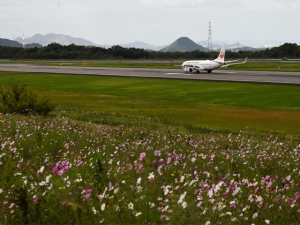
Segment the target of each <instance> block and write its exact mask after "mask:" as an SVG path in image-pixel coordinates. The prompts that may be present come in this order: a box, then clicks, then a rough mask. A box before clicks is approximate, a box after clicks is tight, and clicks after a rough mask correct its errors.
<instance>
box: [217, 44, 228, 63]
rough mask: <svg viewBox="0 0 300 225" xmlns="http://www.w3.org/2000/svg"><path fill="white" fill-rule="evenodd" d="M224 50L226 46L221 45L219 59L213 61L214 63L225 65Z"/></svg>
mask: <svg viewBox="0 0 300 225" xmlns="http://www.w3.org/2000/svg"><path fill="white" fill-rule="evenodd" d="M225 48H226V45H225V44H223V46H222V48H221V51H220V53H219V57H218V58H216V59H215V60H214V61H215V62H218V63H225Z"/></svg>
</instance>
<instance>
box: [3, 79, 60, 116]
mask: <svg viewBox="0 0 300 225" xmlns="http://www.w3.org/2000/svg"><path fill="white" fill-rule="evenodd" d="M54 108H55V105H54V104H52V103H51V102H50V101H49V99H47V98H45V97H44V98H42V99H41V100H39V99H38V95H37V94H35V93H34V92H33V91H31V90H30V89H28V88H27V87H26V86H25V85H20V84H18V83H11V84H10V85H9V86H7V87H2V88H1V89H0V111H1V112H3V113H10V114H16V113H17V114H22V115H42V116H46V115H48V114H49V113H50V112H51V111H52V110H53V109H54Z"/></svg>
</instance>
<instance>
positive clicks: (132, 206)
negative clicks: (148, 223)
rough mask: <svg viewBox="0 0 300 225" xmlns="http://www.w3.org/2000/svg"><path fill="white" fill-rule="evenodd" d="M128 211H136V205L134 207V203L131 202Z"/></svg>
mask: <svg viewBox="0 0 300 225" xmlns="http://www.w3.org/2000/svg"><path fill="white" fill-rule="evenodd" d="M128 209H129V210H133V209H134V205H133V203H132V202H130V203H129V204H128Z"/></svg>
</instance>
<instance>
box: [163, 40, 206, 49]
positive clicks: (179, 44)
mask: <svg viewBox="0 0 300 225" xmlns="http://www.w3.org/2000/svg"><path fill="white" fill-rule="evenodd" d="M194 50H200V51H207V48H205V47H203V46H202V45H198V44H196V43H195V42H194V41H192V40H191V39H189V38H187V37H181V38H178V39H177V40H176V41H174V42H173V43H172V44H171V45H169V46H168V47H165V48H163V49H161V50H160V51H161V52H190V51H194Z"/></svg>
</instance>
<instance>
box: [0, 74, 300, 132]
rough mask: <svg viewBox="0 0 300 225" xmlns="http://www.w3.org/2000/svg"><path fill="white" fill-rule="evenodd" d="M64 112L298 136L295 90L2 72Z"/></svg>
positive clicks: (298, 94) (299, 106) (299, 97)
mask: <svg viewBox="0 0 300 225" xmlns="http://www.w3.org/2000/svg"><path fill="white" fill-rule="evenodd" d="M10 79H13V80H15V81H17V80H18V81H20V83H22V84H27V85H28V86H29V87H31V88H34V89H37V90H39V92H40V93H42V94H44V95H47V96H48V97H49V98H50V99H51V100H52V101H53V102H54V103H55V104H57V105H59V106H60V107H62V108H65V109H76V110H86V111H96V112H100V113H106V114H124V115H136V116H144V117H151V118H158V119H163V120H166V121H168V122H170V123H173V122H174V123H180V124H187V125H192V126H194V127H199V128H208V129H213V130H239V129H244V128H250V129H255V130H262V131H275V132H282V133H287V134H295V135H296V134H299V130H300V129H299V127H300V103H299V102H300V89H299V87H297V86H288V85H266V84H245V83H215V82H198V81H197V82H195V81H178V80H176V81H171V80H160V79H145V78H118V77H101V76H100V77H94V76H71V75H51V74H47V75H46V74H25V73H6V72H5V73H4V72H2V73H1V76H0V82H1V84H2V85H6V84H8V83H9V82H10Z"/></svg>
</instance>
